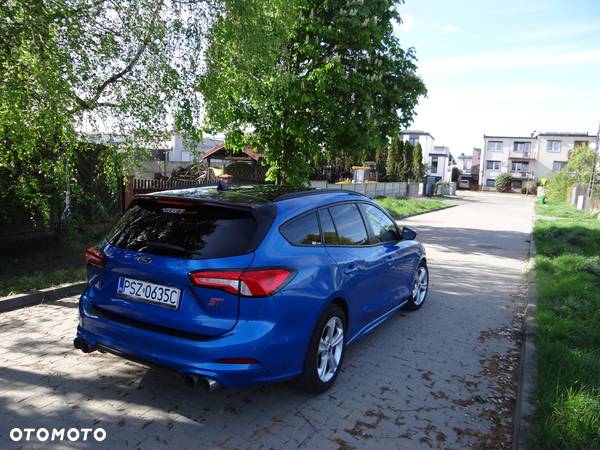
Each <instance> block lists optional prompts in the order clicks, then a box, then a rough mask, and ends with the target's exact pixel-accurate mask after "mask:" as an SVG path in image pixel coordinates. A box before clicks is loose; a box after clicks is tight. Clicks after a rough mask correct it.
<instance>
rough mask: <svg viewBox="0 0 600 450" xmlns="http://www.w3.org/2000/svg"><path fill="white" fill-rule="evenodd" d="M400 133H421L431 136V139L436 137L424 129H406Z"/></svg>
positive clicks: (421, 134)
mask: <svg viewBox="0 0 600 450" xmlns="http://www.w3.org/2000/svg"><path fill="white" fill-rule="evenodd" d="M400 134H404V135H406V134H416V135H420V136H429V137H430V138H431V139H433V140H435V138H434V137H433V136H432V135H431V133H428V132H427V131H423V130H404V131H402V132H400Z"/></svg>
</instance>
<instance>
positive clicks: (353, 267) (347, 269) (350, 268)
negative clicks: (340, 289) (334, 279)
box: [344, 264, 358, 275]
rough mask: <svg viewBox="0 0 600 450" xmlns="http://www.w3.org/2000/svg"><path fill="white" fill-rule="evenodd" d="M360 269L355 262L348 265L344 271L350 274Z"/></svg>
mask: <svg viewBox="0 0 600 450" xmlns="http://www.w3.org/2000/svg"><path fill="white" fill-rule="evenodd" d="M357 270H358V268H357V267H356V266H355V265H354V264H350V265H349V266H348V267H346V268H345V269H344V273H345V274H346V275H350V274H351V273H354V272H356V271H357Z"/></svg>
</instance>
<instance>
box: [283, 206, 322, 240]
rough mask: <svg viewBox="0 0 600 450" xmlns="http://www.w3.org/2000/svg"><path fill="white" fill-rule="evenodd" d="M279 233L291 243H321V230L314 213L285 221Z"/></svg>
mask: <svg viewBox="0 0 600 450" xmlns="http://www.w3.org/2000/svg"><path fill="white" fill-rule="evenodd" d="M281 234H283V236H284V237H285V238H286V239H287V240H288V242H289V243H290V244H293V245H319V244H321V231H320V230H319V222H318V221H317V214H316V213H310V214H307V215H305V216H302V217H299V218H297V219H294V220H292V221H291V222H288V223H286V224H285V225H284V226H283V227H281Z"/></svg>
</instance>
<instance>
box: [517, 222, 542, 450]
mask: <svg viewBox="0 0 600 450" xmlns="http://www.w3.org/2000/svg"><path fill="white" fill-rule="evenodd" d="M535 255H536V248H535V241H534V239H533V234H532V235H531V240H530V242H529V262H528V267H527V299H526V301H525V320H524V322H523V344H522V346H521V364H520V365H519V384H518V388H517V404H516V407H515V415H514V418H513V423H514V427H513V445H512V448H513V450H526V449H527V439H528V436H529V428H530V424H529V422H528V418H529V417H531V416H532V415H533V414H534V412H535V405H534V403H533V394H534V389H535V381H536V375H537V358H536V355H537V353H536V352H537V350H536V345H535V330H536V324H535V312H536V307H537V286H536V276H535Z"/></svg>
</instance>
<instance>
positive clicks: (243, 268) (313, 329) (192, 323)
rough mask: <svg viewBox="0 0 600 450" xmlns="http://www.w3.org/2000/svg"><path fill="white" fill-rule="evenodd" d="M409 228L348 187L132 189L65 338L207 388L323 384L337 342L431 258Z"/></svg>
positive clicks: (89, 257)
mask: <svg viewBox="0 0 600 450" xmlns="http://www.w3.org/2000/svg"><path fill="white" fill-rule="evenodd" d="M415 237H416V233H415V232H414V231H412V230H410V229H408V228H399V227H398V226H397V225H396V223H395V222H394V220H393V219H392V218H391V217H390V216H389V214H388V213H387V212H386V211H385V210H384V209H382V208H381V207H380V206H379V205H378V204H377V203H375V202H374V201H372V200H371V199H369V198H367V197H365V196H363V195H361V194H357V193H355V192H349V191H327V190H303V191H297V190H291V189H283V188H279V187H275V186H246V187H244V186H235V187H231V188H229V189H226V190H222V189H218V188H216V187H199V188H189V189H181V190H172V191H164V192H158V193H154V194H148V195H143V196H138V197H136V198H135V199H134V201H133V202H132V204H131V205H130V207H129V208H128V209H127V211H126V212H125V213H124V214H123V216H122V217H121V218H120V219H119V220H118V221H117V223H116V224H115V225H114V227H113V228H112V229H111V230H110V232H109V233H108V234H107V236H106V238H105V239H104V240H103V241H102V242H101V243H99V244H98V245H97V246H95V247H92V248H90V249H88V250H87V251H86V254H85V258H86V262H87V272H88V286H87V288H86V290H85V292H84V293H83V294H82V296H81V299H80V302H79V313H80V320H79V326H78V328H77V337H76V338H75V341H74V345H75V347H76V348H78V349H80V350H82V351H83V352H85V353H88V352H92V351H96V350H99V351H105V352H110V353H113V354H116V355H119V356H122V357H125V358H128V359H132V360H134V361H138V362H140V363H143V364H146V365H156V366H161V367H164V368H168V369H170V370H173V371H176V372H177V373H179V374H180V375H181V376H182V377H183V379H184V380H185V382H186V383H187V384H189V385H190V386H195V385H202V386H204V387H206V388H207V389H209V390H213V389H215V388H217V387H219V386H224V387H240V386H246V385H250V384H254V383H263V382H272V381H277V380H284V379H289V378H299V380H300V381H301V383H302V385H303V386H304V388H305V389H306V390H308V391H310V392H315V393H318V392H323V391H325V390H326V389H328V388H329V387H330V386H331V385H332V384H333V383H334V382H335V379H336V377H337V376H338V373H339V370H340V366H341V364H342V361H343V358H344V349H345V346H347V345H349V344H351V343H352V342H354V341H356V340H357V339H358V338H360V337H361V336H363V335H364V334H366V333H368V332H369V331H370V330H372V329H373V328H374V327H376V326H377V325H379V324H380V323H382V322H383V321H384V320H385V319H386V318H388V317H390V315H392V314H393V313H394V312H396V311H398V310H399V309H400V308H402V307H406V308H408V309H417V308H419V307H420V306H421V305H422V304H423V302H424V301H425V298H426V296H427V289H428V281H429V280H428V271H427V263H426V260H425V251H424V249H423V246H422V245H421V244H420V243H418V242H416V241H415V240H414V239H415Z"/></svg>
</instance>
